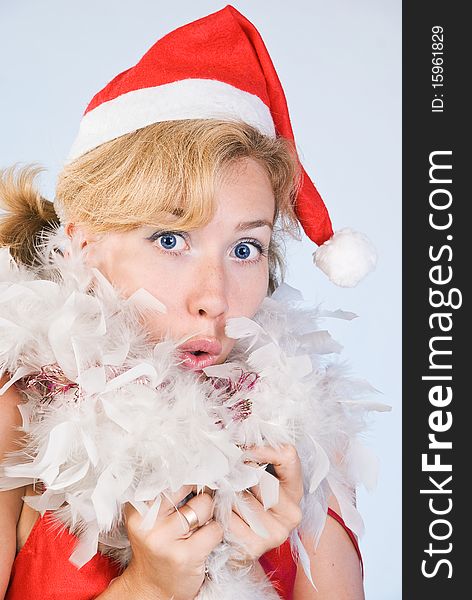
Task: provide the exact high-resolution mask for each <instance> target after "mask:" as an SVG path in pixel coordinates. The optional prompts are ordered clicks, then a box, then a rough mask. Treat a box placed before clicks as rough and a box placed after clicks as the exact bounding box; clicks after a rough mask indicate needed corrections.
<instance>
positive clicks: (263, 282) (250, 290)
mask: <svg viewBox="0 0 472 600" xmlns="http://www.w3.org/2000/svg"><path fill="white" fill-rule="evenodd" d="M268 285H269V269H268V266H267V262H266V261H264V263H262V264H261V265H258V268H254V267H250V266H241V265H239V266H238V270H237V271H236V272H233V273H232V275H231V285H230V291H229V294H228V296H229V306H230V314H231V315H240V316H244V317H249V318H252V317H253V316H254V315H255V314H256V312H257V310H258V309H259V306H260V305H261V302H262V301H263V300H264V298H265V297H266V296H267V288H268Z"/></svg>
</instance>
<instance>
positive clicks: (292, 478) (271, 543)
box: [230, 444, 303, 561]
mask: <svg viewBox="0 0 472 600" xmlns="http://www.w3.org/2000/svg"><path fill="white" fill-rule="evenodd" d="M248 452H250V455H251V459H254V461H256V462H258V463H271V464H272V465H273V466H274V469H275V474H276V476H277V478H278V479H279V501H278V503H277V504H275V505H274V506H272V507H271V508H270V509H268V510H265V509H264V506H263V505H262V498H261V493H260V489H259V486H258V485H257V486H254V487H252V488H250V489H249V491H247V492H244V493H243V495H242V496H243V500H244V501H245V502H247V504H248V505H249V507H250V508H251V509H252V510H253V511H254V513H255V515H256V517H257V520H258V521H259V523H261V525H262V526H263V527H264V528H265V529H266V531H267V532H268V534H269V537H267V538H264V537H260V536H259V535H257V534H256V533H254V531H253V530H252V529H251V528H250V527H249V525H248V524H247V523H246V521H245V520H244V518H243V516H242V515H241V513H240V512H239V511H238V509H237V508H236V507H233V514H232V516H231V523H230V531H231V534H232V535H233V536H234V537H235V538H236V540H237V541H238V542H239V543H240V544H242V546H243V547H244V552H245V554H243V555H241V560H242V561H253V560H257V559H258V558H259V557H260V556H262V555H263V554H264V553H265V552H267V551H268V550H271V549H272V548H277V547H278V546H280V545H281V544H282V543H283V542H284V541H285V540H286V539H287V538H288V536H289V535H290V532H291V531H292V530H293V529H295V528H296V527H298V525H299V524H300V522H301V519H302V511H301V508H300V501H301V499H302V497H303V480H302V471H301V464H300V459H299V457H298V453H297V451H296V449H295V447H294V446H291V445H289V444H287V445H284V446H282V447H281V448H280V449H277V450H276V449H274V448H270V447H267V446H259V447H252V448H251V449H250V450H249V451H248ZM238 560H239V557H238Z"/></svg>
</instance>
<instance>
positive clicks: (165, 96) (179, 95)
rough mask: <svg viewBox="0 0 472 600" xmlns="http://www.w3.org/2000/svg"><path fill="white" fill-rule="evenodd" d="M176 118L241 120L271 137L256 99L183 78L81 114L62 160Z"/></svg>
mask: <svg viewBox="0 0 472 600" xmlns="http://www.w3.org/2000/svg"><path fill="white" fill-rule="evenodd" d="M178 119H223V120H242V121H244V122H246V123H248V124H249V125H252V126H254V127H256V128H257V129H258V130H259V131H261V133H263V134H265V135H268V136H270V137H272V138H273V137H275V127H274V122H273V119H272V115H271V113H270V110H269V108H268V107H267V106H266V105H265V104H264V102H262V100H261V99H260V98H259V97H258V96H256V95H254V94H250V93H249V92H244V91H242V90H240V89H238V88H236V87H234V86H232V85H230V84H228V83H224V82H222V81H216V80H213V79H183V80H181V81H175V82H172V83H167V84H163V85H159V86H156V87H149V88H142V89H139V90H135V91H132V92H128V93H126V94H122V95H121V96H118V97H117V98H114V99H113V100H109V101H108V102H103V103H102V104H100V105H99V106H97V107H96V108H94V109H93V110H91V111H89V112H88V113H86V114H85V115H84V117H83V118H82V121H81V123H80V128H79V133H78V135H77V138H76V140H75V142H74V144H73V145H72V149H71V151H70V153H69V156H68V158H67V162H71V161H73V160H74V159H76V158H78V157H79V156H81V155H82V154H85V153H86V152H88V151H89V150H92V149H93V148H96V147H97V146H100V144H103V143H105V142H109V141H110V140H113V139H115V138H117V137H120V136H121V135H125V134H126V133H131V132H132V131H136V130H137V129H141V128H142V127H146V126H147V125H151V124H152V123H158V122H160V121H175V120H178Z"/></svg>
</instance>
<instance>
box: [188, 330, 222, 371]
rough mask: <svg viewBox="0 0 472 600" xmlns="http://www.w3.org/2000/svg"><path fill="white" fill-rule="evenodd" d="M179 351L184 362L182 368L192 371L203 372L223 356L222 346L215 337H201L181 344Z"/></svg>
mask: <svg viewBox="0 0 472 600" xmlns="http://www.w3.org/2000/svg"><path fill="white" fill-rule="evenodd" d="M177 350H178V353H179V355H180V356H181V358H182V360H183V362H182V367H184V368H186V369H191V370H192V371H201V370H202V369H204V368H205V367H209V366H210V365H214V364H215V363H216V361H217V359H218V357H219V356H220V354H221V351H222V345H221V342H220V341H219V340H217V339H216V338H215V337H201V338H196V339H194V340H190V341H188V342H185V343H184V344H181V345H180V346H179V347H178V349H177ZM195 352H198V354H195Z"/></svg>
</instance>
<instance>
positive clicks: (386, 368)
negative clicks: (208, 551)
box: [0, 0, 401, 600]
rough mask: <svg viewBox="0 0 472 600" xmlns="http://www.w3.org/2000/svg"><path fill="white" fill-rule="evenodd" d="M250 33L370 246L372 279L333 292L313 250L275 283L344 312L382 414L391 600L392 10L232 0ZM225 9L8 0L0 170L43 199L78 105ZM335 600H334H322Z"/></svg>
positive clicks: (396, 239)
mask: <svg viewBox="0 0 472 600" xmlns="http://www.w3.org/2000/svg"><path fill="white" fill-rule="evenodd" d="M233 5H234V6H235V7H236V8H237V9H238V10H240V11H241V12H242V13H243V14H245V15H246V16H247V17H248V18H249V19H250V20H251V21H252V22H253V23H254V24H255V25H256V27H257V28H258V29H259V31H260V32H261V34H262V36H263V38H264V40H265V42H266V45H267V47H268V49H269V52H270V54H271V56H272V59H273V61H274V64H275V66H276V69H277V71H278V73H279V77H280V79H281V81H282V84H283V86H284V89H285V91H286V95H287V99H288V104H289V108H290V112H291V117H292V124H293V128H294V132H295V137H296V141H297V146H298V149H299V152H300V154H301V156H302V159H303V162H304V166H305V168H306V170H307V172H308V173H310V175H311V176H312V178H313V180H314V182H315V185H317V187H318V189H319V191H320V193H321V194H322V196H323V197H324V200H325V202H326V204H327V206H328V209H329V211H330V214H331V218H332V220H333V225H334V228H335V229H339V228H341V227H344V226H352V227H354V228H355V229H359V230H361V231H364V232H365V233H366V234H367V235H368V236H369V237H370V238H371V239H372V241H373V242H374V244H375V245H376V246H377V248H378V251H379V255H380V261H379V265H378V268H377V270H376V271H375V272H374V273H373V274H371V275H370V276H369V277H368V278H367V279H366V280H365V281H364V282H362V283H361V284H360V285H359V286H358V287H357V288H354V289H341V288H336V287H335V286H334V285H332V284H330V283H329V282H328V281H327V280H326V279H325V278H324V276H323V275H322V273H321V272H318V270H317V269H315V268H314V267H312V265H311V256H310V255H311V252H312V251H313V249H314V246H313V244H312V243H311V242H310V241H309V240H307V239H304V241H303V242H302V243H301V244H300V243H291V244H289V247H288V262H289V265H290V269H289V272H288V278H287V282H288V283H289V284H291V285H293V286H295V287H297V288H299V289H301V290H302V292H303V294H304V296H305V298H306V299H307V300H309V301H310V302H312V303H319V302H323V304H324V305H325V307H326V308H332V309H336V308H343V309H345V310H350V311H354V312H355V313H357V314H358V315H359V318H358V319H355V320H354V321H351V322H344V323H340V324H336V323H334V322H333V323H332V324H331V322H330V323H328V325H329V326H330V327H331V332H332V333H333V335H334V336H335V337H336V338H337V339H338V340H339V341H340V342H341V343H342V344H343V345H344V351H343V356H344V357H345V358H347V359H348V360H349V361H350V362H351V364H352V366H353V369H354V371H355V372H356V373H357V374H358V375H359V376H362V377H365V378H367V379H369V380H370V382H371V383H372V384H373V385H374V386H375V387H376V388H378V389H379V390H381V391H382V393H383V397H381V399H382V400H383V401H385V402H386V403H388V404H391V405H392V407H393V412H392V413H386V414H380V415H378V416H377V417H376V418H375V419H374V420H373V421H372V426H371V429H370V431H369V433H368V435H367V441H368V443H369V445H370V446H371V447H373V448H374V450H375V451H376V453H377V455H378V456H379V458H380V464H381V473H380V479H379V484H378V487H377V489H376V490H375V492H374V493H373V494H367V493H365V492H364V491H362V490H361V491H360V492H359V496H358V504H359V507H360V510H361V513H362V514H363V516H364V520H365V523H366V534H365V536H364V538H363V539H362V540H361V548H362V552H363V555H364V561H365V572H366V578H365V585H366V597H367V600H398V599H399V598H401V583H400V581H401V571H400V567H401V550H400V543H401V540H400V534H401V514H400V510H401V478H400V477H401V430H400V423H401V406H400V400H401V392H400V389H401V371H400V368H401V367H400V365H401V162H400V161H401V154H400V144H401V133H400V132H401V104H400V103H401V78H400V77H401V67H400V65H401V3H400V0H355V1H353V0H330V2H326V1H324V0H295V1H293V2H286V1H283V0H258V1H255V0H253V1H250V0H241V1H238V0H234V2H233ZM223 6H225V2H220V1H217V0H174V1H173V2H172V3H171V4H168V3H165V2H163V1H162V0H132V1H128V2H127V1H121V2H120V1H119V0H81V1H80V2H74V3H71V2H64V1H63V0H43V1H42V2H37V1H35V0H19V1H17V2H1V3H0V57H1V65H2V66H1V71H0V73H1V76H0V86H1V92H0V168H3V167H6V166H9V165H11V164H13V163H15V162H21V163H29V162H37V163H40V164H42V165H44V166H45V167H46V168H47V172H46V173H44V174H43V175H42V178H41V184H42V191H43V193H44V195H45V196H46V197H48V198H49V199H52V198H53V194H54V184H55V178H56V175H57V173H58V171H59V169H60V168H61V164H62V162H63V161H64V159H65V157H66V155H67V153H68V151H69V147H70V145H71V143H72V140H73V139H74V137H75V134H76V130H77V127H78V123H79V120H80V117H81V115H82V112H83V110H84V108H85V106H86V105H87V103H88V101H89V100H90V99H91V98H92V96H93V94H94V93H96V92H97V91H98V90H99V89H101V87H103V85H104V84H105V83H107V82H108V81H109V80H110V79H111V78H112V77H113V76H115V75H116V74H118V73H119V72H120V71H122V70H124V69H126V68H128V67H130V66H132V65H133V64H134V63H135V62H136V61H137V60H138V59H139V58H140V57H141V55H142V54H143V53H144V52H145V51H146V50H147V49H148V48H149V47H150V46H151V44H153V43H154V42H155V41H156V40H157V39H158V38H159V37H161V36H162V35H164V34H165V33H167V32H168V31H170V30H172V29H174V28H175V27H178V26H180V25H182V24H184V23H187V22H189V21H192V20H194V19H196V18H199V17H201V16H204V15H206V14H208V13H210V12H213V11H215V10H218V9H220V8H222V7H223ZM333 600H335V599H333Z"/></svg>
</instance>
